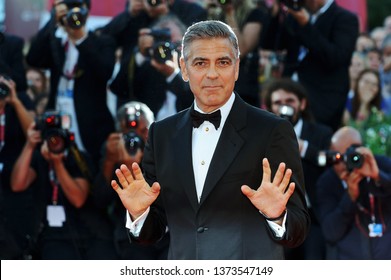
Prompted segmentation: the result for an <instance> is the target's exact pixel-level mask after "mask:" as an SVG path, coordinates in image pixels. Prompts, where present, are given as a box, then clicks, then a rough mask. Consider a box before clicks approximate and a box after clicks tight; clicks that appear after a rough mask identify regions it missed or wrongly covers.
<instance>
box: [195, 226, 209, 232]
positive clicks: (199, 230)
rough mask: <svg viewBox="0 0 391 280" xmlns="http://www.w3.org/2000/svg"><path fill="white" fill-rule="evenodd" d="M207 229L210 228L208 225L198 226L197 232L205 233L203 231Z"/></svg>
mask: <svg viewBox="0 0 391 280" xmlns="http://www.w3.org/2000/svg"><path fill="white" fill-rule="evenodd" d="M206 230H208V228H207V227H199V228H197V232H198V233H203V232H204V231H206Z"/></svg>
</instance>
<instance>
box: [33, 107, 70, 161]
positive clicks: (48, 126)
mask: <svg viewBox="0 0 391 280" xmlns="http://www.w3.org/2000/svg"><path fill="white" fill-rule="evenodd" d="M70 124H71V121H70V116H69V115H66V114H61V113H60V112H57V111H47V112H45V113H44V114H43V115H41V116H38V117H37V119H36V121H35V129H36V130H38V131H40V132H41V137H42V139H43V140H44V141H45V142H46V143H47V148H48V151H49V152H50V153H53V154H62V153H64V151H65V150H68V149H69V148H70V147H71V145H73V143H74V141H75V139H74V138H75V136H74V134H73V133H72V132H70V131H69V129H70Z"/></svg>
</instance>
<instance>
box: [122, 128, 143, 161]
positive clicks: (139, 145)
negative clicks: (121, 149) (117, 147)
mask: <svg viewBox="0 0 391 280" xmlns="http://www.w3.org/2000/svg"><path fill="white" fill-rule="evenodd" d="M123 138H124V142H125V148H126V151H127V152H128V153H129V155H131V156H134V155H135V154H136V153H137V151H138V150H139V149H140V150H141V151H143V150H144V147H145V142H144V140H143V139H142V138H141V136H139V135H138V134H137V133H136V132H134V131H130V132H128V133H125V134H124V136H123Z"/></svg>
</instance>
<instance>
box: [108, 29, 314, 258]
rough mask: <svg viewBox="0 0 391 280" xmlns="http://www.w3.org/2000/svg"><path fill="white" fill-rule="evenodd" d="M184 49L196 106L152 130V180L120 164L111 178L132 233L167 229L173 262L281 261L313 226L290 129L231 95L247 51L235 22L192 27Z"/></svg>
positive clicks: (145, 236) (148, 169) (151, 235)
mask: <svg viewBox="0 0 391 280" xmlns="http://www.w3.org/2000/svg"><path fill="white" fill-rule="evenodd" d="M182 49H183V52H182V57H181V59H180V65H181V70H182V78H183V79H184V80H185V81H188V82H189V85H190V88H191V90H192V92H193V94H194V97H195V100H194V103H193V105H192V107H191V108H189V109H186V110H184V111H182V112H179V113H178V114H176V115H173V116H171V117H168V118H166V119H164V120H162V121H159V122H156V123H153V124H152V125H151V126H150V130H149V136H148V142H147V145H146V147H145V150H144V157H143V161H142V166H143V171H144V174H142V173H141V170H140V167H139V166H138V165H137V164H136V163H134V164H133V165H132V168H131V170H129V169H128V168H127V167H126V165H121V166H120V168H119V169H117V170H116V175H117V177H118V182H117V181H116V180H113V181H112V182H111V185H112V187H113V189H114V190H115V191H117V193H118V195H119V196H120V198H121V201H122V203H123V204H124V206H125V207H126V209H127V227H128V228H129V231H130V236H131V238H132V239H133V240H134V241H138V242H141V243H150V242H156V241H157V240H159V239H160V238H161V236H163V235H164V234H165V232H166V231H167V230H169V231H170V247H169V253H168V258H169V259H283V258H284V250H283V246H289V247H294V246H298V245H300V244H301V243H302V242H303V241H304V239H305V237H306V235H307V232H308V229H309V224H310V218H309V215H308V212H307V208H306V205H305V198H304V180H303V172H302V167H301V161H300V155H299V151H298V145H297V140H296V136H295V133H294V131H293V129H292V125H291V124H290V123H289V122H288V121H286V120H284V119H282V118H280V117H277V116H275V115H273V114H271V113H268V112H266V111H263V110H260V109H258V108H255V107H252V106H250V105H248V104H247V103H245V102H244V101H243V100H242V99H241V98H240V97H239V95H238V94H236V93H233V89H234V86H235V81H236V80H237V78H238V75H239V70H238V69H239V54H240V51H239V47H238V41H237V37H236V35H235V33H234V32H233V30H232V29H231V28H230V27H229V26H228V25H226V24H224V23H222V22H220V21H201V22H198V23H196V24H194V25H192V26H190V27H189V28H188V30H187V31H186V33H185V35H184V37H183V40H182ZM262 169H263V172H262ZM120 185H121V187H120Z"/></svg>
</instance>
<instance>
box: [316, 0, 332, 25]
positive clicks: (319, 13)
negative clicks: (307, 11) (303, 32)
mask: <svg viewBox="0 0 391 280" xmlns="http://www.w3.org/2000/svg"><path fill="white" fill-rule="evenodd" d="M333 3H334V0H327V2H326V4H324V6H323V7H322V8H320V9H319V11H317V12H316V13H314V14H313V15H312V16H311V23H315V21H316V20H317V19H318V17H319V16H320V15H321V14H323V13H325V12H326V11H327V9H328V8H330V6H331V4H333Z"/></svg>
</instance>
